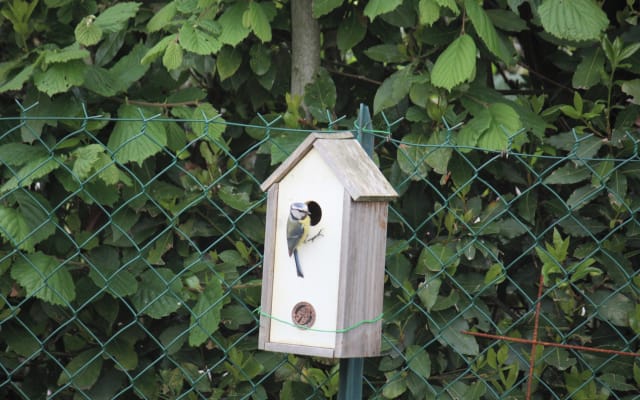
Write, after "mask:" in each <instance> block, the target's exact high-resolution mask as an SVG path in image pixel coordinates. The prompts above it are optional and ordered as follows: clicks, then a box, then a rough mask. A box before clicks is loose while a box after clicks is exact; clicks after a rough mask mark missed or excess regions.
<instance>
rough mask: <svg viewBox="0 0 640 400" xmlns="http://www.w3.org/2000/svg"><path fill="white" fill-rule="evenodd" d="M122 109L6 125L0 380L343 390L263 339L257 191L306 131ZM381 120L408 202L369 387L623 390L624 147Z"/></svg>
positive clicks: (553, 393) (9, 383) (615, 394)
mask: <svg viewBox="0 0 640 400" xmlns="http://www.w3.org/2000/svg"><path fill="white" fill-rule="evenodd" d="M125 108H126V110H125V111H126V112H124V113H123V115H124V114H126V115H128V116H129V118H124V119H120V120H116V119H109V118H100V117H87V118H79V119H78V120H66V122H65V123H64V124H58V126H57V128H55V129H54V128H53V127H54V126H55V125H56V124H50V125H47V127H45V128H42V127H41V126H39V125H38V126H36V124H34V123H35V122H34V121H30V120H29V118H28V117H27V116H26V115H28V110H25V115H23V116H22V117H21V118H16V119H9V120H7V121H4V122H5V123H8V124H9V125H11V128H9V129H7V130H6V131H5V132H2V133H0V155H2V165H1V166H0V237H1V242H0V317H1V318H0V344H1V345H2V348H3V352H2V355H0V394H1V395H2V396H3V397H6V398H25V399H31V398H52V399H58V398H60V399H62V398H79V399H94V398H123V399H124V398H127V399H128V398H142V399H162V398H171V399H209V398H239V399H245V398H255V399H266V398H296V399H298V398H300V399H326V398H336V396H337V394H338V390H339V383H340V382H339V369H340V363H339V362H338V361H336V360H327V359H322V358H317V357H303V356H297V355H291V354H282V353H270V352H263V351H257V350H256V343H257V338H258V331H259V322H260V295H261V281H260V279H261V275H262V270H261V265H262V261H263V260H262V254H263V252H264V248H263V244H264V240H265V213H266V199H265V195H264V193H263V192H262V191H261V190H260V187H259V185H260V183H261V182H263V181H264V180H265V179H266V178H267V177H268V176H269V173H270V172H272V171H273V169H274V168H275V167H276V166H277V164H279V163H280V162H282V161H284V159H286V157H287V156H288V155H289V154H290V153H291V152H292V151H293V150H294V149H295V148H296V146H297V145H298V144H299V143H300V142H301V140H302V139H303V138H304V135H305V134H307V133H308V132H293V131H287V130H278V129H276V128H275V125H277V124H276V121H272V122H269V121H267V120H265V119H264V118H263V117H262V116H259V117H258V118H256V119H255V120H256V121H258V123H259V124H262V125H263V126H258V125H255V124H254V125H242V124H233V123H228V122H226V121H224V120H222V119H221V118H220V117H219V116H218V117H216V116H206V115H203V117H202V119H163V118H161V117H160V116H151V115H150V114H149V113H148V112H146V111H144V110H137V109H135V108H133V107H130V106H127V107H125ZM176 115H177V114H176ZM332 124H333V123H332ZM105 128H107V130H109V132H110V133H109V134H105V133H101V132H104V131H105ZM395 129H396V128H395V127H394V126H393V124H388V126H387V129H386V131H384V132H372V133H373V134H375V135H377V136H382V137H383V140H378V141H377V142H376V152H377V153H378V155H379V158H378V161H379V163H380V167H381V170H382V171H383V173H384V174H385V175H386V176H387V177H388V179H389V180H390V182H391V183H392V184H393V186H394V187H395V188H396V190H397V191H398V192H399V194H400V198H399V199H398V200H397V201H395V202H393V203H392V204H391V206H390V208H389V225H388V240H387V255H386V272H387V274H386V282H385V292H384V295H385V297H384V314H383V321H384V323H383V335H382V354H381V355H380V356H379V357H373V358H369V359H366V360H365V362H364V376H363V377H362V382H361V383H362V387H363V395H364V397H365V398H406V399H413V398H416V399H417V398H420V399H436V398H464V399H481V398H486V399H510V398H513V399H521V398H527V396H530V395H531V394H533V396H534V397H533V398H551V399H564V398H584V399H591V398H600V397H601V398H605V397H604V396H605V395H606V396H607V397H606V398H613V399H624V398H629V396H633V395H634V393H635V390H636V387H637V384H638V382H636V381H635V380H633V379H631V378H630V376H632V375H631V374H630V373H629V372H628V371H633V370H634V368H636V369H637V368H638V367H637V363H638V362H637V361H635V358H634V355H635V354H637V350H638V339H639V335H640V327H639V326H638V322H637V321H638V318H640V317H638V315H639V314H638V313H639V311H638V310H639V308H638V307H639V306H638V301H639V300H638V299H639V298H640V287H639V283H640V272H639V271H638V268H636V267H635V266H636V265H637V263H638V262H639V261H640V259H639V256H640V252H639V251H638V250H637V249H638V248H640V240H639V239H638V238H639V237H640V221H638V219H637V212H638V208H639V207H640V203H638V201H637V200H636V198H637V192H636V189H635V187H636V186H637V184H638V179H637V178H636V177H635V174H636V170H637V169H638V168H637V165H638V157H637V154H636V153H635V150H634V151H630V150H629V149H628V148H620V149H619V152H618V153H616V154H615V157H614V156H612V155H611V154H612V153H607V152H606V151H604V147H602V149H603V150H602V151H600V152H598V148H600V147H598V146H602V143H599V142H598V140H597V139H596V140H594V138H584V137H579V136H578V135H574V137H575V139H576V140H575V144H574V145H572V146H568V147H566V148H564V149H563V151H564V153H563V152H561V151H558V152H557V154H553V155H548V154H536V155H529V154H521V153H518V152H516V151H514V149H512V148H508V149H503V151H496V149H493V150H491V149H474V148H463V147H460V146H456V144H455V140H456V134H457V132H456V131H455V130H449V131H443V132H436V133H433V134H431V135H430V136H429V135H427V136H425V138H426V140H422V139H423V138H419V139H416V138H418V137H419V135H416V134H415V133H412V134H411V136H406V137H410V138H412V140H403V141H398V140H396V139H395V137H396V136H399V135H398V134H397V132H395ZM356 130H357V131H359V132H360V133H362V132H361V131H362V130H361V129H359V128H358V129H356ZM25 135H27V136H28V138H29V141H30V142H29V143H26V142H24V140H25V137H26V136H25ZM517 135H526V132H520V133H518V134H517ZM517 135H514V136H513V137H512V139H513V140H515V139H514V138H515V137H516V136H517ZM567 135H568V134H567ZM627 140H629V141H632V139H631V138H628V139H627ZM509 143H511V142H509ZM634 143H635V142H634ZM628 147H633V146H628ZM594 149H595V150H594ZM600 155H608V156H611V157H610V158H607V157H602V158H598V156H600ZM621 371H625V372H626V373H622V372H621ZM636 379H637V378H636ZM598 396H600V397H598Z"/></svg>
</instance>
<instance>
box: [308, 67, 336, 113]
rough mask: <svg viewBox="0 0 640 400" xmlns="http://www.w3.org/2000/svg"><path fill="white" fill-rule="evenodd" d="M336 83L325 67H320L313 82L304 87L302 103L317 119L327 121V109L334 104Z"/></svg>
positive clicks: (331, 107) (331, 108)
mask: <svg viewBox="0 0 640 400" xmlns="http://www.w3.org/2000/svg"><path fill="white" fill-rule="evenodd" d="M336 99H337V94H336V85H335V83H333V79H331V76H330V75H329V73H328V72H327V71H326V70H325V69H320V71H319V72H318V74H317V75H316V77H315V79H314V80H313V82H311V83H309V84H307V85H306V86H305V88H304V103H305V105H306V106H307V107H308V109H309V112H311V115H313V117H314V118H315V119H317V120H318V121H324V122H326V121H327V110H333V108H334V107H335V105H336Z"/></svg>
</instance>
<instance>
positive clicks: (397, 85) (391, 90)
mask: <svg viewBox="0 0 640 400" xmlns="http://www.w3.org/2000/svg"><path fill="white" fill-rule="evenodd" d="M412 83H413V80H412V76H411V71H410V69H409V68H404V69H401V70H400V71H397V72H394V73H393V74H391V75H390V76H389V77H388V78H387V79H385V80H384V82H382V85H380V87H379V88H378V90H377V91H376V95H375V97H374V98H373V112H374V114H379V113H380V112H381V111H383V110H384V109H386V108H389V107H394V106H395V105H397V104H398V102H400V100H402V99H403V98H404V97H405V96H407V95H408V94H409V91H410V90H411V85H412Z"/></svg>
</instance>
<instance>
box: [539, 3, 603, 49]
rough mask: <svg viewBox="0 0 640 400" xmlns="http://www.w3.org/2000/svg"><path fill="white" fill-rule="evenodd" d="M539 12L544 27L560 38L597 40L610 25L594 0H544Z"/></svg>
mask: <svg viewBox="0 0 640 400" xmlns="http://www.w3.org/2000/svg"><path fill="white" fill-rule="evenodd" d="M538 14H539V15H540V22H542V27H543V28H544V29H545V30H546V31H547V32H549V33H550V34H552V35H554V36H556V37H558V38H560V39H568V40H575V41H583V40H597V39H598V38H599V37H600V34H601V33H602V31H604V30H605V29H606V28H607V26H608V25H609V19H608V18H607V15H606V14H605V13H604V11H602V9H601V8H600V6H598V5H597V4H596V2H595V1H593V0H570V1H569V0H543V2H542V5H540V7H538Z"/></svg>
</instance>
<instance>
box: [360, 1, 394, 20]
mask: <svg viewBox="0 0 640 400" xmlns="http://www.w3.org/2000/svg"><path fill="white" fill-rule="evenodd" d="M400 4H402V0H370V1H368V2H367V5H366V6H364V15H365V16H367V17H369V19H370V20H371V21H373V20H374V19H375V18H376V17H377V16H378V15H382V14H386V13H388V12H391V11H393V10H395V9H396V8H398V6H400Z"/></svg>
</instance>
